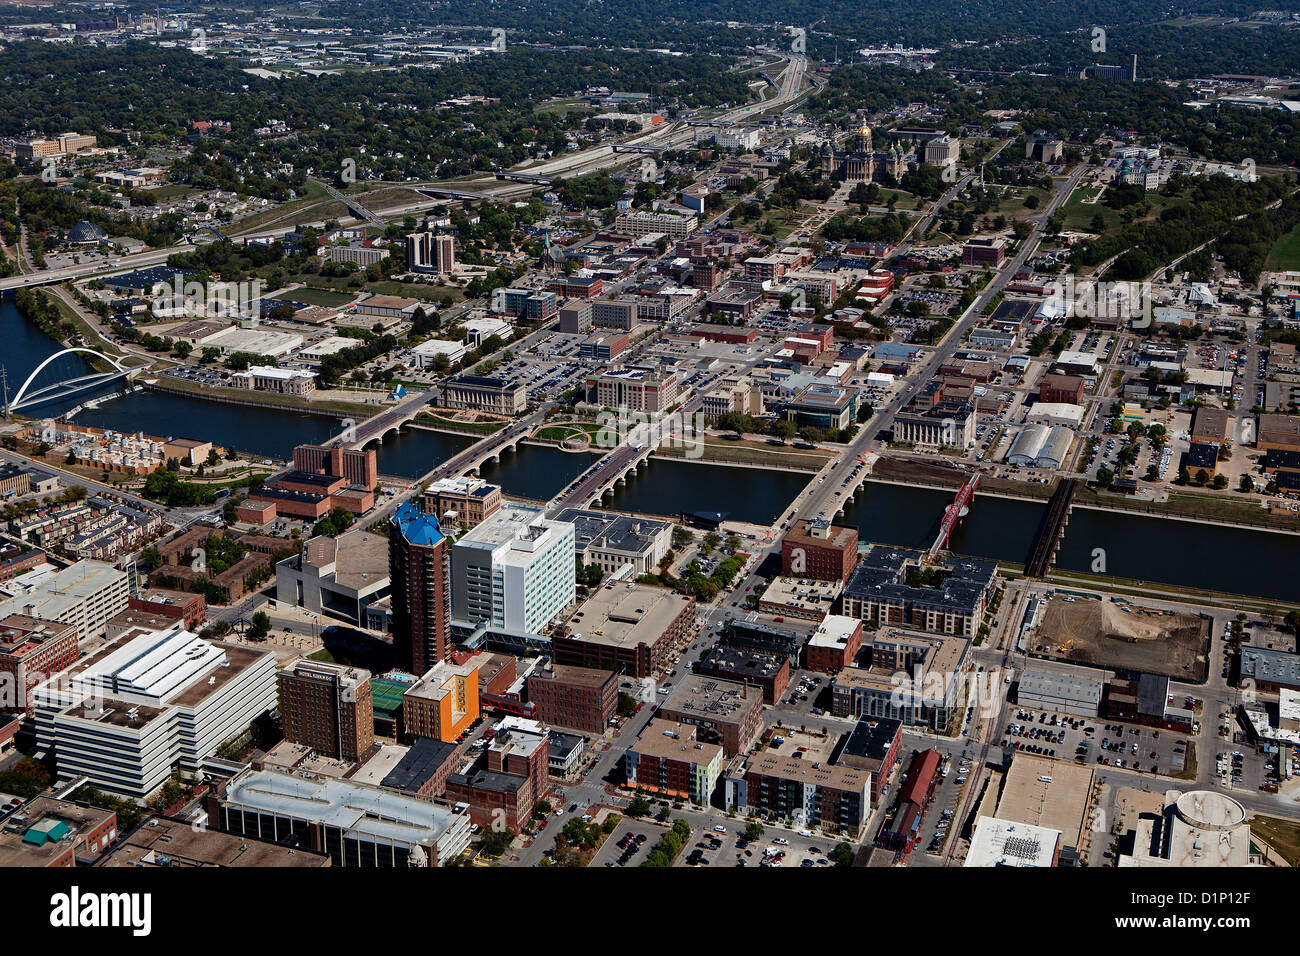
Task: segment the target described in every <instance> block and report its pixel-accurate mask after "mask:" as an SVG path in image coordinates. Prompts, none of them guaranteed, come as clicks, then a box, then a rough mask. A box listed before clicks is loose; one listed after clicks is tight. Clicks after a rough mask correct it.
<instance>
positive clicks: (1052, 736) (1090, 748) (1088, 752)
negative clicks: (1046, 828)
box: [1002, 707, 1187, 776]
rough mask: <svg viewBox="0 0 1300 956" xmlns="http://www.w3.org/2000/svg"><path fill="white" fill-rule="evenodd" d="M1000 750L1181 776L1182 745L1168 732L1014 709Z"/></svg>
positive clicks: (1179, 738)
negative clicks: (1009, 749) (1012, 750)
mask: <svg viewBox="0 0 1300 956" xmlns="http://www.w3.org/2000/svg"><path fill="white" fill-rule="evenodd" d="M1002 746H1003V747H1009V748H1011V749H1014V750H1019V751H1021V752H1023V753H1030V754H1038V755H1041V756H1046V757H1055V758H1056V759H1057V760H1071V759H1073V760H1075V761H1077V762H1079V763H1084V764H1093V765H1096V766H1098V767H1116V768H1119V769H1123V770H1137V771H1139V772H1144V773H1158V774H1164V775H1166V776H1173V775H1175V774H1179V773H1181V772H1182V770H1183V766H1184V759H1185V753H1186V749H1187V740H1186V738H1185V737H1184V736H1183V735H1182V734H1179V733H1177V732H1175V731H1171V730H1156V729H1154V728H1151V727H1140V726H1137V725H1133V724H1122V723H1119V722H1116V721H1108V720H1099V719H1094V718H1083V717H1072V716H1070V715H1067V714H1053V713H1050V712H1048V711H1042V710H1034V709H1032V708H1026V707H1021V708H1017V710H1016V712H1015V713H1014V714H1012V715H1011V718H1010V720H1009V721H1008V723H1007V725H1006V726H1005V727H1004V728H1003V729H1002Z"/></svg>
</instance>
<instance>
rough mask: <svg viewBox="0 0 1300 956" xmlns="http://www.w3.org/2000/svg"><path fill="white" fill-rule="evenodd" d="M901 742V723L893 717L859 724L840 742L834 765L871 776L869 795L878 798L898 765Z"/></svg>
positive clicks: (864, 721) (873, 719)
mask: <svg viewBox="0 0 1300 956" xmlns="http://www.w3.org/2000/svg"><path fill="white" fill-rule="evenodd" d="M902 741H903V722H902V721H901V720H896V719H894V718H893V717H869V718H864V719H862V720H859V721H858V722H857V724H855V725H854V727H853V730H852V731H851V732H850V733H849V736H848V738H847V739H846V740H845V741H844V747H843V748H842V749H841V750H840V756H839V760H838V761H837V763H842V764H845V765H846V766H849V767H857V768H859V769H861V770H867V771H870V773H871V794H872V796H873V797H875V798H879V796H880V791H881V790H882V789H883V788H884V786H885V783H886V782H887V781H888V780H889V776H890V774H891V773H892V772H893V770H894V765H895V764H897V763H898V758H899V748H900V747H901V746H902Z"/></svg>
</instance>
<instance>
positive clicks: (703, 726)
mask: <svg viewBox="0 0 1300 956" xmlns="http://www.w3.org/2000/svg"><path fill="white" fill-rule="evenodd" d="M657 716H658V717H659V718H660V719H662V720H670V721H674V722H676V723H680V724H692V725H693V726H695V727H698V728H699V739H700V740H701V741H703V742H707V743H718V744H721V745H722V749H723V751H724V752H725V754H726V756H727V757H734V756H735V755H736V754H739V753H744V752H745V751H746V750H748V749H749V747H750V745H751V744H752V743H753V742H754V741H755V740H756V739H757V738H758V735H759V732H760V731H762V729H763V695H762V693H761V692H759V691H758V690H756V689H755V688H752V687H750V686H749V685H747V684H742V683H738V682H736V681H730V680H721V679H720V678H717V677H706V676H704V675H700V674H688V675H687V676H685V677H683V678H682V679H681V680H680V681H678V682H677V686H676V687H674V688H673V689H672V693H671V694H669V695H668V697H667V699H666V700H665V701H664V702H663V704H661V705H660V707H659V713H658V715H657Z"/></svg>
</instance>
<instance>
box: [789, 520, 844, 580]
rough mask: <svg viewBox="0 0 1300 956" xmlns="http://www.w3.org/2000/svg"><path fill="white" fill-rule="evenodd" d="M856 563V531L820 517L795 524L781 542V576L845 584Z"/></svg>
mask: <svg viewBox="0 0 1300 956" xmlns="http://www.w3.org/2000/svg"><path fill="white" fill-rule="evenodd" d="M857 563H858V530H857V529H856V528H843V527H839V526H838V525H833V524H831V523H830V522H829V521H826V520H824V519H821V518H813V519H803V520H800V521H796V522H795V523H794V527H792V528H791V529H790V531H789V532H788V533H787V534H786V536H785V538H784V539H783V540H782V541H781V573H782V574H784V575H787V576H801V577H806V578H817V579H818V580H822V581H840V582H843V581H847V580H848V579H849V575H850V574H852V573H853V568H854V566H855V565H856V564H857Z"/></svg>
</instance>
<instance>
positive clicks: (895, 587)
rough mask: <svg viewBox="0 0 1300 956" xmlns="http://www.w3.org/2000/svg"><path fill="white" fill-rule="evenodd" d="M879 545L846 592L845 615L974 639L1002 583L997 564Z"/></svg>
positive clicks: (876, 622)
mask: <svg viewBox="0 0 1300 956" xmlns="http://www.w3.org/2000/svg"><path fill="white" fill-rule="evenodd" d="M925 557H926V555H925V552H923V551H914V550H910V549H907V548H893V547H885V546H880V545H877V546H876V547H873V548H872V549H871V550H870V551H868V552H867V554H866V555H864V556H863V558H862V560H861V561H860V562H859V564H858V566H857V568H856V569H855V570H854V572H853V574H852V576H851V577H850V578H849V582H848V584H847V585H846V586H845V588H844V613H845V614H848V615H851V616H854V617H858V618H861V619H862V620H863V621H864V622H866V623H868V624H872V625H876V626H880V625H889V624H893V625H898V626H902V627H912V628H917V629H919V630H923V631H931V632H938V633H942V634H960V635H965V636H968V637H973V636H974V635H975V631H976V629H977V628H978V626H979V622H980V618H981V616H982V615H983V613H984V608H985V606H986V605H987V603H988V600H989V597H990V596H991V594H992V591H993V587H994V584H995V582H996V580H997V574H998V566H997V562H996V561H984V560H980V559H976V558H962V557H957V556H949V557H947V558H944V559H943V560H942V562H940V563H938V564H930V565H927V564H926V563H925V560H924V559H925Z"/></svg>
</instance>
